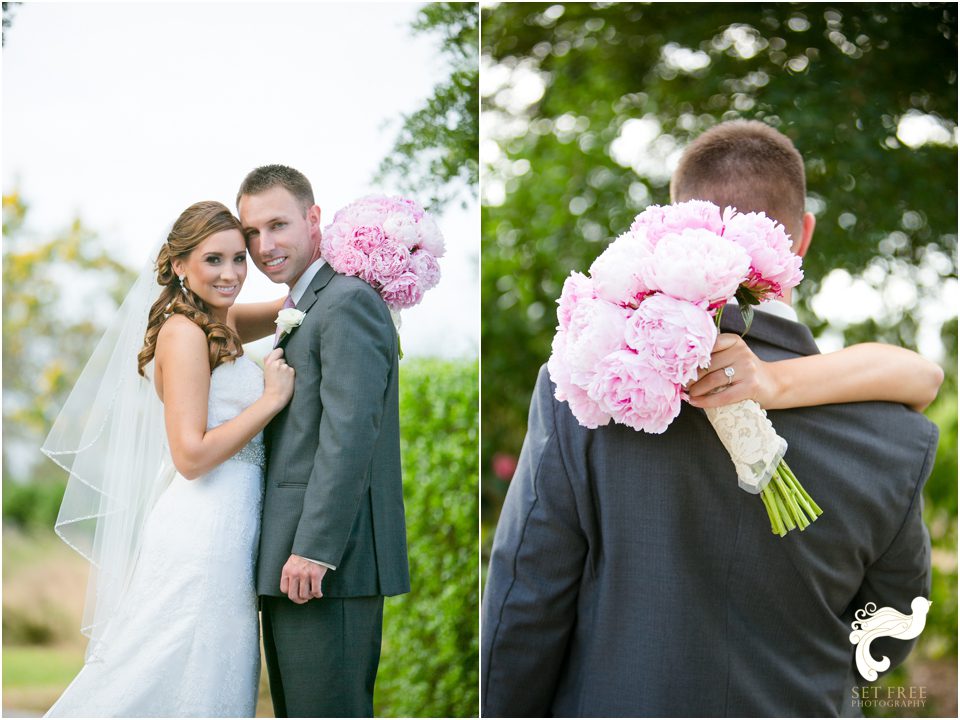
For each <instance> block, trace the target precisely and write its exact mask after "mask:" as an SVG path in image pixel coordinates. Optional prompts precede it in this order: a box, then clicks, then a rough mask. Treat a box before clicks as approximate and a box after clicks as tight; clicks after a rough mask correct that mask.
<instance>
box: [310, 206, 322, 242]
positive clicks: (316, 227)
mask: <svg viewBox="0 0 960 720" xmlns="http://www.w3.org/2000/svg"><path fill="white" fill-rule="evenodd" d="M320 217H321V211H320V206H319V205H311V206H310V207H309V208H307V225H308V226H309V227H310V232H311V233H313V232H316V233H317V234H318V235H319V234H320Z"/></svg>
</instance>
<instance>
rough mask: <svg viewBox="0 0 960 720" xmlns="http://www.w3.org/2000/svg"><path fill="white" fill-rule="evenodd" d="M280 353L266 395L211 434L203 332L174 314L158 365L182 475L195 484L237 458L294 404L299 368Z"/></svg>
mask: <svg viewBox="0 0 960 720" xmlns="http://www.w3.org/2000/svg"><path fill="white" fill-rule="evenodd" d="M282 355H283V351H282V350H274V351H273V352H272V353H270V355H268V356H267V360H266V363H265V367H264V390H263V395H261V396H260V397H259V398H258V399H257V400H256V401H255V402H254V403H253V404H252V405H250V406H249V407H248V408H247V409H245V410H244V411H243V412H241V413H240V414H239V415H237V416H236V417H235V418H233V419H232V420H229V421H228V422H225V423H223V424H222V425H219V426H218V427H215V428H213V429H212V430H207V429H206V428H207V402H208V399H209V396H210V360H209V356H208V350H207V338H206V335H205V334H204V332H203V330H201V329H200V327H198V326H197V325H195V324H194V323H193V322H191V321H190V320H188V319H187V318H185V317H183V316H180V315H174V316H173V317H171V318H170V319H169V320H167V321H166V322H165V323H164V325H163V327H162V328H161V329H160V334H159V335H158V336H157V353H156V366H157V373H158V376H159V378H160V381H161V388H162V397H163V414H164V421H165V425H166V430H167V440H168V441H169V443H170V454H171V455H172V456H173V464H174V465H175V466H176V468H177V470H178V471H179V472H180V474H181V475H183V476H184V477H185V478H187V479H188V480H194V479H195V478H198V477H200V476H201V475H203V474H205V473H207V472H209V471H210V470H212V469H213V468H215V467H216V466H217V465H219V464H221V463H222V462H224V461H225V460H227V459H228V458H230V457H232V456H234V455H235V454H237V453H238V452H239V451H240V449H241V448H243V446H244V445H246V444H247V443H248V442H250V440H251V439H252V438H253V436H254V435H256V434H257V433H258V432H260V431H261V430H263V428H264V427H265V426H266V424H267V423H268V422H270V420H271V419H272V418H273V416H274V415H276V414H277V413H278V412H280V410H282V409H283V407H284V406H285V405H286V404H287V402H288V401H289V400H290V396H291V394H292V393H293V376H294V375H293V368H291V367H290V366H289V365H287V364H286V363H284V362H283V359H282Z"/></svg>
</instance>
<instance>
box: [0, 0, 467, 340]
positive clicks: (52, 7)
mask: <svg viewBox="0 0 960 720" xmlns="http://www.w3.org/2000/svg"><path fill="white" fill-rule="evenodd" d="M419 7H420V4H418V3H396V2H390V3H358V2H353V3H321V4H317V3H233V2H227V3H222V2H221V3H129V4H126V3H78V4H67V3H25V4H21V5H19V6H18V7H17V9H16V14H15V16H14V22H13V27H12V28H10V29H8V30H7V31H6V32H5V34H6V45H5V47H4V48H3V190H4V192H10V191H11V190H13V189H19V190H20V191H21V192H22V194H23V196H24V199H25V200H26V201H27V203H28V204H29V206H30V211H29V215H28V226H29V227H30V228H32V229H33V230H35V231H37V233H38V235H39V236H43V235H44V234H49V233H50V232H55V231H57V230H59V229H62V228H64V227H66V226H67V225H68V224H69V222H70V221H71V220H72V219H73V218H75V217H77V216H79V217H80V218H82V220H83V221H84V223H85V224H87V225H88V226H89V227H90V228H92V229H93V230H95V231H97V232H98V233H99V234H100V236H101V237H102V239H103V240H104V242H105V243H106V244H107V246H108V247H109V248H111V250H112V251H113V252H115V253H116V254H117V256H118V257H119V258H121V259H122V260H123V261H124V262H126V263H127V264H129V265H130V266H131V267H134V268H135V269H139V268H140V266H141V265H142V263H143V262H144V261H145V260H146V259H147V254H148V250H149V249H150V248H151V247H153V246H155V245H156V243H158V242H159V239H160V238H162V237H163V236H164V235H165V234H166V232H167V231H168V230H169V227H170V225H171V224H172V222H173V221H174V220H175V219H176V217H177V215H179V213H180V212H181V211H182V210H184V209H185V208H186V207H187V206H188V205H190V204H191V203H193V202H196V201H198V200H207V199H212V200H219V201H221V202H223V203H224V204H226V205H228V206H229V207H231V208H233V206H234V205H233V199H234V196H235V193H236V189H237V187H238V185H239V184H240V181H241V180H242V179H243V177H244V175H245V174H246V173H247V172H248V171H249V170H251V169H253V168H254V167H256V166H258V165H263V164H267V163H282V164H287V165H291V166H293V167H295V168H297V169H299V170H301V171H302V172H303V173H304V174H305V175H306V176H307V177H308V178H310V180H311V182H312V183H313V187H314V193H315V195H316V198H317V202H318V204H319V205H320V206H321V208H322V209H323V223H324V224H326V223H328V222H329V221H330V220H331V219H332V217H333V213H334V212H335V211H336V210H337V209H338V208H340V207H342V206H343V205H345V204H347V203H349V202H350V201H351V200H353V199H355V198H357V197H359V196H362V195H365V194H369V193H371V192H388V193H392V192H395V191H396V188H393V187H389V186H375V185H373V184H372V176H373V174H374V173H375V171H376V169H377V167H378V165H379V163H380V160H381V159H382V158H383V156H384V155H385V154H386V153H387V152H388V151H389V149H390V148H391V147H392V145H393V141H394V139H395V137H396V133H397V130H398V129H399V127H400V114H401V113H405V112H411V111H413V110H415V109H416V108H417V107H418V106H419V105H420V104H421V103H422V101H423V100H424V99H425V98H426V97H428V96H429V94H430V92H431V90H432V88H433V86H434V84H435V83H436V82H437V81H438V80H440V79H441V78H442V77H443V76H444V74H445V70H446V68H445V67H444V66H443V64H442V63H441V62H440V61H439V55H438V52H437V41H436V38H433V37H430V36H422V35H418V36H414V35H412V34H411V32H410V29H409V24H410V22H411V20H413V18H414V16H415V14H416V11H417V9H418V8H419ZM437 220H438V222H439V224H440V227H441V229H442V230H443V232H444V235H445V237H446V240H447V255H446V257H445V258H444V259H443V260H441V268H442V271H443V278H442V280H441V283H440V285H439V286H438V287H437V288H435V289H433V290H431V291H430V292H428V293H427V295H426V297H425V299H424V301H423V303H422V304H421V305H420V306H418V307H417V308H413V309H411V310H407V311H404V313H403V329H402V333H401V334H402V338H403V347H404V352H405V353H406V354H408V355H442V356H447V357H449V356H473V355H475V353H476V352H477V350H478V346H479V283H478V279H477V276H478V272H479V268H478V265H477V258H478V248H479V237H480V232H479V214H478V211H477V206H476V204H475V203H473V202H472V201H471V202H470V203H469V207H468V208H467V209H465V210H464V209H461V208H460V207H459V206H455V207H451V208H449V209H448V210H447V211H446V212H445V213H444V214H442V215H441V216H439V217H438V218H437ZM284 293H285V289H283V288H280V287H278V286H276V285H273V284H272V283H270V282H269V281H268V280H266V279H265V278H263V277H262V276H260V274H259V272H258V271H256V269H255V268H253V266H252V265H251V272H250V275H249V277H248V280H247V284H246V285H245V287H244V289H243V291H242V294H241V296H240V300H241V301H243V300H258V299H263V298H267V297H279V296H281V295H283V294H284Z"/></svg>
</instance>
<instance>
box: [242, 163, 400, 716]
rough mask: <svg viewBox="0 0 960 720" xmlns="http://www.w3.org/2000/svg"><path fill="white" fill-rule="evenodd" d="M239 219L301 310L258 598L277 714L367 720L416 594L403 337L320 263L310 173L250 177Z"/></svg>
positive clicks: (288, 350)
mask: <svg viewBox="0 0 960 720" xmlns="http://www.w3.org/2000/svg"><path fill="white" fill-rule="evenodd" d="M237 209H238V211H239V214H240V220H241V222H242V224H243V228H244V232H245V234H246V236H247V244H248V248H249V250H250V256H251V257H252V258H253V262H254V263H255V264H256V266H257V267H258V268H259V269H260V270H261V272H263V273H264V274H265V275H266V276H267V277H269V278H270V279H271V280H273V281H274V282H276V283H283V284H286V285H287V286H288V287H289V288H290V295H289V296H288V298H287V302H286V304H285V306H286V307H295V308H296V309H297V310H298V311H299V312H300V313H302V319H301V320H300V322H299V324H298V326H296V327H294V328H293V329H292V330H290V331H289V332H288V333H284V334H283V335H282V336H281V337H280V338H279V347H281V348H283V351H284V356H285V359H286V361H287V362H288V363H289V364H290V365H291V366H293V368H294V369H295V370H296V373H297V378H296V385H295V388H294V393H293V399H292V400H291V402H290V404H289V405H288V406H287V407H286V409H284V410H283V411H282V412H281V413H280V414H279V415H277V416H276V418H274V420H273V421H272V422H271V423H270V424H269V425H268V426H267V428H266V430H265V432H264V439H265V443H266V447H267V468H266V489H265V495H264V503H263V522H262V528H261V535H260V554H259V560H258V563H257V593H258V594H259V595H260V596H261V620H262V625H263V643H264V651H265V653H266V659H267V670H268V673H269V676H270V692H271V695H272V698H273V706H274V712H275V713H276V716H277V717H370V716H372V715H373V685H374V681H375V679H376V675H377V665H378V663H379V660H380V634H381V627H382V619H383V598H384V596H385V595H399V594H401V593H405V592H408V591H409V590H410V579H409V575H408V567H407V548H406V530H405V524H404V514H403V493H402V487H401V481H400V429H399V407H398V393H397V387H398V386H397V381H398V366H397V359H398V353H397V333H396V330H395V329H394V326H393V322H392V320H391V318H390V312H389V310H388V308H387V306H386V305H385V304H384V302H383V300H382V299H381V298H380V296H379V295H378V294H377V292H376V291H375V290H374V289H373V288H372V287H371V286H370V285H368V284H367V283H365V282H364V281H362V280H360V279H359V278H356V277H347V276H344V275H339V274H337V273H335V272H334V271H333V269H332V268H331V267H330V266H329V265H327V264H325V263H324V261H323V260H322V259H321V258H320V208H319V207H317V205H316V204H315V203H314V199H313V190H312V188H311V187H310V183H309V181H308V180H307V178H306V177H304V176H303V175H302V174H301V173H299V172H298V171H296V170H294V169H292V168H289V167H285V166H282V165H267V166H265V167H260V168H257V169H256V170H254V171H253V172H251V173H250V174H249V175H247V177H246V178H245V179H244V181H243V183H242V185H241V186H240V191H239V192H238V193H237Z"/></svg>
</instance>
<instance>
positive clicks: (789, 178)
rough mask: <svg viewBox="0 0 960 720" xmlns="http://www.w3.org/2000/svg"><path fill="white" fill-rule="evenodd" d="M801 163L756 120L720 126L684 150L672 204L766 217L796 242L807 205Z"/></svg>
mask: <svg viewBox="0 0 960 720" xmlns="http://www.w3.org/2000/svg"><path fill="white" fill-rule="evenodd" d="M806 195H807V183H806V178H805V176H804V170H803V158H802V157H801V156H800V153H799V152H798V151H797V148H796V147H794V145H793V143H792V142H791V141H790V139H789V138H788V137H787V136H786V135H784V134H783V133H781V132H779V131H778V130H775V129H774V128H772V127H770V126H769V125H765V124H764V123H762V122H759V121H757V120H731V121H729V122H724V123H720V124H719V125H716V126H714V127H712V128H710V129H709V130H707V131H706V132H705V133H703V134H702V135H700V136H699V137H698V138H697V139H696V140H694V141H693V142H692V143H690V145H689V146H687V149H686V150H685V151H684V153H683V157H682V158H681V159H680V164H679V166H678V167H677V169H676V171H675V172H674V173H673V178H672V179H671V181H670V197H671V200H673V202H682V201H684V200H709V201H711V202H713V203H715V204H716V205H719V206H720V207H721V208H723V207H725V206H727V205H731V206H733V207H735V208H736V209H737V210H739V211H740V212H764V213H766V214H767V216H768V217H771V218H773V219H775V220H777V221H778V222H780V223H782V224H783V226H784V227H785V228H786V230H787V232H788V233H790V235H791V236H792V237H793V238H794V239H796V238H798V237H799V233H800V229H801V227H802V226H801V223H802V220H803V211H804V206H805V203H806Z"/></svg>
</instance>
